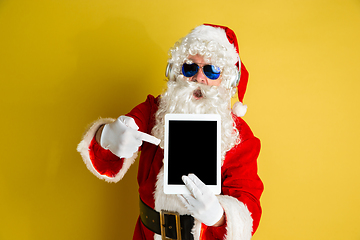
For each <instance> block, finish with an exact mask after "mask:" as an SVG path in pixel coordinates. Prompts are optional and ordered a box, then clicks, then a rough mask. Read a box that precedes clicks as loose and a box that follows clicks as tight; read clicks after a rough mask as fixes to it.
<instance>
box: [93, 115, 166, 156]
mask: <svg viewBox="0 0 360 240" xmlns="http://www.w3.org/2000/svg"><path fill="white" fill-rule="evenodd" d="M138 129H139V127H138V126H137V125H136V123H135V121H134V119H132V118H131V117H127V116H120V117H119V118H118V119H116V121H115V122H113V123H108V124H106V125H105V127H104V129H103V131H102V133H101V138H100V145H101V146H102V147H103V148H104V149H109V150H110V151H111V152H112V153H113V154H115V155H116V156H118V157H120V158H129V157H131V156H132V155H133V154H134V153H135V152H137V151H138V149H139V147H140V146H141V144H142V142H143V141H146V142H149V143H152V144H155V145H159V143H160V139H157V138H156V137H153V136H151V135H149V134H146V133H143V132H139V131H137V130H138Z"/></svg>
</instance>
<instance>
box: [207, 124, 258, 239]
mask: <svg viewBox="0 0 360 240" xmlns="http://www.w3.org/2000/svg"><path fill="white" fill-rule="evenodd" d="M236 123H237V126H238V129H239V132H240V138H241V140H242V141H241V143H240V144H238V145H237V146H235V147H234V148H232V149H231V150H230V151H229V152H228V153H227V155H226V157H225V161H224V164H223V166H222V195H228V196H231V197H234V198H236V199H238V200H239V201H240V202H242V203H244V204H245V205H246V207H247V209H248V210H249V211H250V213H251V217H252V219H253V228H252V234H254V233H255V231H256V229H257V227H258V225H259V221H260V217H261V213H262V210H261V206H260V196H261V194H262V192H263V190H264V185H263V183H262V181H261V179H260V178H259V176H258V174H257V169H258V168H257V158H258V155H259V152H260V140H259V139H258V138H256V137H254V135H253V133H252V132H251V130H250V128H249V126H248V125H247V124H246V123H245V121H243V120H242V119H240V118H239V119H237V121H236ZM203 233H204V232H203ZM204 235H205V236H207V237H205V238H204V239H223V237H224V236H225V235H226V223H225V224H224V225H223V226H221V227H206V234H204ZM210 236H212V238H211V237H210Z"/></svg>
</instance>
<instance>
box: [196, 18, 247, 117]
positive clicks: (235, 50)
mask: <svg viewBox="0 0 360 240" xmlns="http://www.w3.org/2000/svg"><path fill="white" fill-rule="evenodd" d="M205 26H210V27H212V28H213V29H210V30H209V28H208V27H205ZM192 33H193V34H196V35H203V37H205V38H207V39H211V40H214V41H216V42H218V43H219V44H221V45H222V46H223V47H225V48H226V50H227V52H228V53H229V55H230V56H232V58H233V59H234V64H235V65H236V66H237V68H238V70H239V73H240V81H239V83H238V85H237V90H238V98H239V102H236V103H235V104H234V106H233V112H234V113H235V114H236V115H237V116H239V117H242V116H244V115H245V113H246V110H247V106H246V105H244V104H242V101H243V99H244V95H245V91H246V86H247V82H248V78H249V73H248V71H247V70H246V68H245V66H244V64H243V62H242V61H241V60H240V57H239V46H238V42H237V39H236V35H235V33H234V31H233V30H231V29H230V28H228V27H225V26H220V25H214V24H204V25H201V26H199V27H197V28H195V29H194V31H193V32H192Z"/></svg>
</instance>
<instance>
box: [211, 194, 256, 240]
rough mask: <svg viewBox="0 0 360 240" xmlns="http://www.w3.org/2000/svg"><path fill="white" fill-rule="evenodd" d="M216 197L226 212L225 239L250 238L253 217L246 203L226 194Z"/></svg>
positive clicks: (238, 239) (243, 239) (245, 239)
mask: <svg viewBox="0 0 360 240" xmlns="http://www.w3.org/2000/svg"><path fill="white" fill-rule="evenodd" d="M218 199H219V202H220V204H221V206H222V207H223V208H224V211H225V214H226V224H227V226H226V230H227V233H226V237H225V240H235V239H236V240H250V239H251V236H252V235H251V233H252V226H253V219H252V217H251V213H250V211H249V210H248V208H247V207H246V205H245V204H244V203H242V202H240V201H239V200H237V199H236V198H234V197H230V196H227V195H219V196H218Z"/></svg>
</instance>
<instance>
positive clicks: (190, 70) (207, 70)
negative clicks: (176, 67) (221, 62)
mask: <svg viewBox="0 0 360 240" xmlns="http://www.w3.org/2000/svg"><path fill="white" fill-rule="evenodd" d="M200 68H202V70H203V72H204V74H205V76H206V77H207V78H209V79H211V80H216V79H218V78H219V77H220V73H221V71H220V68H219V67H217V66H214V65H205V66H203V67H200V66H199V65H197V64H196V63H192V64H187V63H184V64H183V66H182V73H183V74H184V76H185V77H192V76H194V75H195V74H196V73H197V72H198V71H199V69H200Z"/></svg>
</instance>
